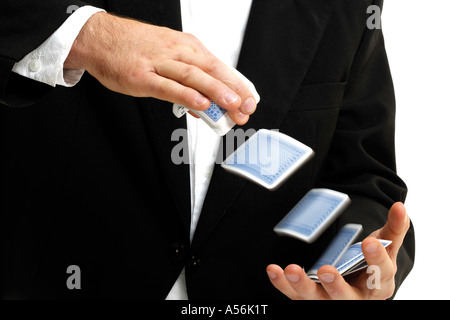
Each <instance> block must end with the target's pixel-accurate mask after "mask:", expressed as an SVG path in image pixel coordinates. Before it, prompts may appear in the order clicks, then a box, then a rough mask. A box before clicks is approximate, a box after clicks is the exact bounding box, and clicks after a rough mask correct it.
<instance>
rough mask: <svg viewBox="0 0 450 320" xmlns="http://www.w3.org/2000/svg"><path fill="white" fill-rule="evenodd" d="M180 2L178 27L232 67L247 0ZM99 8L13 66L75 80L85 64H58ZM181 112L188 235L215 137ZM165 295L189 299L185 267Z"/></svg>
mask: <svg viewBox="0 0 450 320" xmlns="http://www.w3.org/2000/svg"><path fill="white" fill-rule="evenodd" d="M180 4H181V18H182V26H183V31H184V32H188V33H191V34H193V35H195V36H196V37H197V38H198V39H199V40H200V41H201V42H202V43H203V44H204V45H205V46H206V48H208V50H209V51H210V52H212V53H213V54H214V55H215V56H216V57H218V58H219V59H220V60H222V61H223V62H225V63H226V64H227V65H229V66H232V67H236V65H237V62H238V58H239V54H240V50H241V45H242V40H243V37H244V33H245V28H246V25H247V20H248V15H249V13H250V7H251V4H252V0H180ZM99 11H103V10H102V9H98V8H94V7H91V6H84V7H82V8H80V9H78V10H77V11H75V12H74V13H73V14H72V15H71V16H69V18H68V19H67V20H66V21H65V22H64V24H63V25H62V26H61V27H60V28H59V29H58V30H57V31H56V32H55V33H54V34H53V35H52V36H51V37H50V38H49V39H47V40H46V41H45V42H44V43H43V44H42V45H41V46H39V47H38V48H37V49H36V50H34V51H33V52H31V53H30V54H28V55H27V56H26V57H25V58H24V59H22V60H21V61H19V62H18V63H16V64H15V65H14V68H13V72H16V73H18V74H21V75H23V76H25V77H28V78H31V79H34V80H36V81H40V82H44V83H47V84H49V85H52V86H55V85H62V86H67V87H71V86H74V85H75V84H76V83H77V82H78V81H79V80H80V79H81V77H82V75H83V73H84V70H64V69H63V64H64V61H65V60H66V58H67V56H68V54H69V52H70V49H71V47H72V44H73V42H74V41H75V38H76V37H77V35H78V33H79V32H80V30H81V28H82V27H83V25H84V24H85V23H86V21H87V20H88V19H89V18H90V17H91V16H92V15H93V14H95V13H97V12H99ZM186 117H187V118H186V120H187V129H188V144H189V161H190V186H191V230H190V238H191V241H192V238H193V236H194V233H195V228H196V226H197V222H198V220H199V218H200V212H201V210H202V207H203V202H204V200H205V196H206V193H207V191H208V187H209V183H210V181H211V177H212V174H213V169H214V164H215V160H216V155H217V151H218V147H219V144H220V137H219V136H217V134H216V133H215V132H214V131H213V130H212V129H211V128H210V127H209V126H208V125H206V124H205V123H204V122H203V121H202V120H200V119H196V118H194V117H192V116H191V115H189V114H187V115H186ZM166 299H168V300H174V299H176V300H186V299H188V296H187V291H186V281H185V274H184V269H183V271H182V272H181V273H180V276H179V277H178V279H177V281H176V282H175V284H174V286H173V288H172V290H171V291H170V293H169V294H168V296H167V298H166Z"/></svg>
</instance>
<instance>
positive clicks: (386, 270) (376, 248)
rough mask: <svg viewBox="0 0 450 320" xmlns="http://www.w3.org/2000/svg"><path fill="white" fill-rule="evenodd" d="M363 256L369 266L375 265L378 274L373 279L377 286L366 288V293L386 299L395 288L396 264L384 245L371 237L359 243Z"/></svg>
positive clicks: (372, 296)
mask: <svg viewBox="0 0 450 320" xmlns="http://www.w3.org/2000/svg"><path fill="white" fill-rule="evenodd" d="M361 248H362V250H363V254H364V258H365V260H366V262H367V264H368V265H369V266H375V267H376V269H375V270H376V272H378V274H377V275H376V277H375V281H377V282H379V283H378V286H377V287H378V288H376V290H374V289H373V288H372V289H371V290H369V288H368V286H366V288H367V289H368V291H366V293H367V295H368V296H370V297H371V298H375V297H376V298H379V299H387V298H390V297H391V296H392V294H393V293H394V289H395V280H394V277H395V273H396V269H397V268H396V265H395V261H392V259H391V257H390V256H389V254H388V253H387V251H386V249H385V248H384V246H383V245H382V244H381V243H380V241H378V239H376V238H373V237H368V238H366V239H364V241H363V242H362V244H361Z"/></svg>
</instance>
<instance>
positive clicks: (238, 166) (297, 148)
mask: <svg viewBox="0 0 450 320" xmlns="http://www.w3.org/2000/svg"><path fill="white" fill-rule="evenodd" d="M313 155H314V152H313V150H312V149H311V148H310V147H308V146H306V145H304V144H303V143H301V142H299V141H297V140H295V139H293V138H291V137H289V136H287V135H285V134H283V133H281V132H279V131H276V130H266V129H261V130H259V131H257V132H256V133H255V134H253V135H252V136H251V137H250V138H249V139H248V140H247V141H246V142H245V143H243V144H242V145H241V146H239V147H238V148H237V149H236V151H235V152H234V153H232V154H231V155H230V156H229V157H228V158H227V159H225V161H224V162H223V163H222V167H223V168H224V169H225V170H228V171H230V172H232V173H235V174H238V175H240V176H242V177H245V178H247V179H249V180H251V181H253V182H255V183H258V184H259V185H261V186H263V187H265V188H267V189H269V190H274V189H276V188H277V187H279V186H280V185H281V184H282V183H283V182H284V181H285V180H286V179H287V178H288V177H289V176H290V175H291V174H292V173H294V172H295V171H296V170H297V169H299V168H300V167H301V166H302V165H303V164H304V163H305V162H306V161H308V160H309V159H310V158H311V157H312V156H313Z"/></svg>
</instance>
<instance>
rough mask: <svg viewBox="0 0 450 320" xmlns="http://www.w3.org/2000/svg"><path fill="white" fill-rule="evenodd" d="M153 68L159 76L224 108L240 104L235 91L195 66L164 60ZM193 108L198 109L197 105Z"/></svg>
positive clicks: (236, 106) (235, 106)
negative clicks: (190, 89) (187, 88)
mask: <svg viewBox="0 0 450 320" xmlns="http://www.w3.org/2000/svg"><path fill="white" fill-rule="evenodd" d="M155 69H156V72H157V73H158V74H159V75H160V76H162V77H165V78H168V79H171V80H174V81H176V82H178V83H180V84H182V85H184V86H186V87H189V88H192V89H194V90H196V91H198V92H201V93H202V94H203V95H204V96H206V97H208V98H209V99H211V100H212V101H214V102H215V103H217V104H218V105H220V106H221V107H222V108H224V109H227V110H234V109H237V108H239V107H240V106H241V103H242V101H241V97H240V96H239V95H238V94H237V93H236V92H234V91H233V90H232V89H230V87H228V86H227V85H226V84H225V83H223V82H222V81H219V80H217V79H216V78H214V77H212V76H211V75H209V74H208V73H206V72H204V71H203V70H202V69H200V68H198V67H196V66H193V65H189V64H186V63H182V62H179V61H174V60H164V63H161V64H160V65H159V66H157V67H156V68H155ZM194 107H195V106H194ZM194 109H196V110H198V107H196V108H194Z"/></svg>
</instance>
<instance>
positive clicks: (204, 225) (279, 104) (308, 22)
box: [192, 0, 331, 250]
mask: <svg viewBox="0 0 450 320" xmlns="http://www.w3.org/2000/svg"><path fill="white" fill-rule="evenodd" d="M330 12H331V5H330V2H329V1H327V0H289V1H278V0H270V1H269V0H267V1H257V0H255V1H253V5H252V9H251V13H250V16H249V21H248V24H247V29H246V34H245V37H244V43H243V45H242V49H241V55H240V59H239V63H238V69H239V71H241V72H242V73H243V74H244V75H245V76H246V77H248V78H249V79H250V80H251V81H252V82H253V83H254V84H255V87H256V89H257V90H258V93H259V94H260V95H261V102H260V103H259V105H258V110H257V111H256V113H255V114H254V115H252V116H251V117H250V121H249V122H248V123H247V124H246V125H245V126H243V128H242V129H243V130H244V131H245V130H248V129H255V130H258V129H260V128H266V129H276V128H279V127H280V125H281V123H282V121H283V119H284V117H285V116H286V114H287V112H288V110H289V108H290V106H291V105H292V103H293V101H294V98H295V96H296V94H297V92H298V90H299V88H300V86H301V84H302V82H303V79H304V76H305V74H306V72H307V70H308V67H309V65H310V63H311V61H312V58H313V57H314V54H315V52H316V50H317V47H318V44H319V41H320V39H321V37H322V34H323V31H324V29H325V26H326V23H327V21H328V18H329V15H330ZM230 137H231V135H230V134H228V135H227V136H225V138H224V139H225V140H226V139H229V138H230ZM222 144H223V145H226V143H224V141H223V140H222ZM236 147H237V146H236ZM228 153H230V152H228ZM224 155H225V156H224V157H223V159H225V158H226V156H228V154H227V153H226V151H224ZM245 183H247V182H245V181H244V180H243V179H241V178H238V177H236V176H234V175H232V174H230V173H228V172H225V171H224V170H223V169H222V168H221V167H220V165H216V167H215V170H214V175H213V177H212V180H211V183H210V186H209V190H208V194H207V196H206V199H205V203H204V205H203V210H202V213H201V216H200V220H199V223H198V226H197V230H196V233H195V236H194V240H193V244H192V246H193V250H195V249H196V248H197V247H198V246H200V245H201V243H202V242H203V241H204V240H205V239H206V238H207V236H208V234H209V233H210V232H211V231H212V229H213V228H214V226H215V225H217V223H218V222H219V221H220V219H221V218H222V217H223V215H224V214H225V213H226V211H227V210H228V208H229V207H230V206H231V204H232V202H233V201H234V200H235V199H236V197H237V196H238V194H239V193H240V191H241V190H242V189H243V187H244V185H245Z"/></svg>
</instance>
